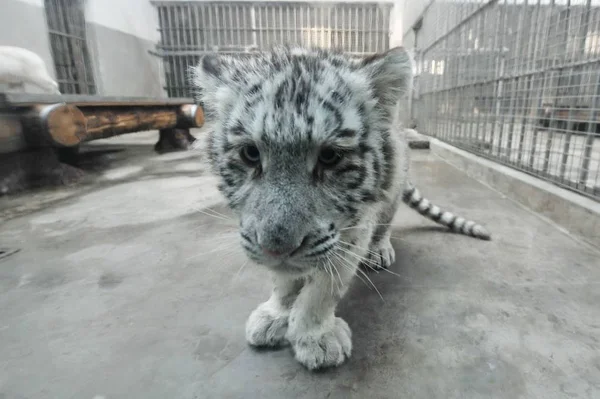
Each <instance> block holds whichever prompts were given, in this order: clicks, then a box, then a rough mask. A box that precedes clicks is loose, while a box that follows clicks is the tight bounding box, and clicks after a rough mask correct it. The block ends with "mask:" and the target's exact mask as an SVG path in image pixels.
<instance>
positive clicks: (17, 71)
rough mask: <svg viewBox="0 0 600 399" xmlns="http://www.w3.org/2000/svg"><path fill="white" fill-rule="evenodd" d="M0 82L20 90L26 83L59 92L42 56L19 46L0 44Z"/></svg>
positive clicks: (51, 91) (49, 91)
mask: <svg viewBox="0 0 600 399" xmlns="http://www.w3.org/2000/svg"><path fill="white" fill-rule="evenodd" d="M0 83H4V84H8V85H9V87H20V88H21V90H23V86H24V85H25V84H27V83H28V84H31V85H33V86H37V87H39V88H40V89H42V90H44V91H45V92H47V93H54V94H61V93H60V91H59V90H58V83H56V81H55V80H54V79H52V78H51V77H50V75H49V74H48V70H47V69H46V64H45V63H44V61H43V60H42V58H41V57H40V56H39V55H37V54H36V53H34V52H33V51H30V50H27V49H24V48H21V47H13V46H0Z"/></svg>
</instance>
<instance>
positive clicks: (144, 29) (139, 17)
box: [28, 0, 160, 42]
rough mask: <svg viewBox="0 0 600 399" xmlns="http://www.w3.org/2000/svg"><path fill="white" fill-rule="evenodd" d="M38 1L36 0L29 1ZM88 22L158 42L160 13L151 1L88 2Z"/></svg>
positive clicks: (115, 0) (104, 0)
mask: <svg viewBox="0 0 600 399" xmlns="http://www.w3.org/2000/svg"><path fill="white" fill-rule="evenodd" d="M28 1H36V0H28ZM85 17H86V21H87V22H89V23H95V24H98V25H102V26H106V27H107V28H111V29H114V30H118V31H121V32H125V33H128V34H130V35H134V36H137V37H139V38H141V39H145V40H150V41H153V42H156V41H158V40H159V38H160V34H159V32H158V13H157V12H156V9H155V7H154V6H152V4H150V0H87V1H86V9H85Z"/></svg>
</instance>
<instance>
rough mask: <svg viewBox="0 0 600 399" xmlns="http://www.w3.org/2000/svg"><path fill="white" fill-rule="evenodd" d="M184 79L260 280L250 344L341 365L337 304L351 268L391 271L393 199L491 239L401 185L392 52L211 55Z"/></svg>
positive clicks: (405, 80) (399, 77)
mask: <svg viewBox="0 0 600 399" xmlns="http://www.w3.org/2000/svg"><path fill="white" fill-rule="evenodd" d="M192 75H193V76H192V77H193V82H194V84H195V86H196V87H197V89H198V100H199V101H201V102H202V103H203V105H204V107H205V109H206V110H207V111H208V112H209V114H211V115H212V117H213V118H214V130H213V131H212V132H211V133H210V136H209V142H208V148H209V158H210V162H211V165H212V168H213V170H214V172H215V173H216V174H217V175H218V176H219V177H220V182H221V183H220V186H219V188H220V190H221V192H222V193H223V194H224V195H225V197H226V198H227V200H228V203H229V206H230V207H231V208H232V210H233V211H234V212H235V213H236V214H237V216H238V217H239V220H240V228H239V229H240V236H241V244H242V246H243V248H244V250H245V252H246V253H247V255H248V257H249V258H250V259H252V260H253V261H255V262H256V263H258V264H261V265H264V266H266V267H267V268H269V269H270V270H271V271H272V276H273V284H274V288H273V291H272V295H271V297H270V298H269V299H268V300H267V301H266V302H264V303H262V304H261V305H260V306H258V308H256V310H254V312H252V314H251V315H250V317H249V319H248V322H247V324H246V337H247V340H248V342H249V343H250V344H251V345H255V346H279V345H283V344H287V343H289V344H291V346H292V348H293V351H294V353H295V357H296V359H297V360H298V361H299V362H300V363H302V364H303V365H305V366H306V367H307V368H309V369H318V368H322V367H329V366H337V365H340V364H341V363H343V362H344V360H345V359H347V358H348V357H349V356H350V354H351V351H352V340H351V335H352V334H351V330H350V327H348V324H347V323H346V322H345V321H344V320H342V319H341V318H339V317H336V315H335V310H336V306H337V304H338V301H339V300H340V298H341V297H342V296H343V295H344V293H345V291H346V289H347V287H348V285H349V283H350V281H351V280H352V278H353V276H354V274H355V273H356V271H357V268H358V267H359V266H360V263H361V260H362V261H363V262H364V263H366V265H367V266H369V267H373V266H377V267H388V266H389V265H390V264H392V263H393V262H394V259H395V254H394V249H393V247H392V245H391V243H390V226H389V224H390V222H391V220H392V218H393V216H394V213H395V212H396V208H397V206H398V203H399V202H400V200H401V199H402V200H403V201H404V202H405V203H407V204H408V205H409V206H411V207H412V208H414V209H416V210H417V211H418V212H420V213H421V214H423V215H424V216H426V217H428V218H430V219H432V220H434V221H436V222H438V223H440V224H443V225H446V226H448V227H450V228H451V229H453V230H455V231H457V232H460V233H463V234H467V235H471V236H474V237H478V238H482V239H489V238H490V235H489V233H488V232H487V231H486V230H485V229H484V228H483V227H482V226H480V225H478V224H476V223H475V222H472V221H467V220H465V219H464V218H462V217H456V216H454V215H453V214H451V213H450V212H444V211H442V210H440V208H438V207H437V206H435V205H432V204H431V203H430V202H429V201H428V200H427V199H425V198H423V197H422V196H421V194H420V193H419V191H418V190H417V189H416V188H415V187H413V186H412V185H411V183H410V181H409V177H408V167H409V158H408V146H407V143H406V140H405V139H404V136H403V132H402V130H401V129H400V127H399V125H398V124H397V123H395V121H394V119H395V118H394V115H395V114H397V112H396V111H397V107H398V104H399V100H400V99H401V98H402V96H403V95H404V94H405V93H406V92H407V89H408V87H409V84H410V82H411V79H412V62H411V59H410V57H409V56H408V54H407V52H406V51H405V50H404V49H402V48H393V49H391V50H389V51H387V52H385V53H382V54H377V55H374V56H371V57H368V58H364V59H355V58H351V57H349V56H346V55H344V54H342V53H338V52H335V51H329V50H321V49H313V50H309V49H302V48H290V47H277V48H275V49H273V50H271V51H268V52H262V53H255V54H252V55H245V56H238V57H234V56H227V55H216V54H215V55H207V56H204V57H203V59H202V60H201V61H200V64H199V65H198V66H197V67H195V68H194V69H193V71H192ZM365 259H367V260H366V261H365ZM332 287H333V288H332Z"/></svg>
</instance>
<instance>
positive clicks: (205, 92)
mask: <svg viewBox="0 0 600 399" xmlns="http://www.w3.org/2000/svg"><path fill="white" fill-rule="evenodd" d="M231 64H232V61H231V59H230V57H228V56H224V55H218V54H207V55H204V56H203V57H202V58H200V61H199V63H198V65H196V66H194V67H191V68H190V77H191V83H192V86H193V87H194V88H195V89H196V90H195V91H196V93H195V97H196V101H198V102H199V103H201V104H202V106H203V108H204V109H205V111H208V113H217V114H218V113H220V112H221V111H222V110H223V109H224V107H225V106H226V105H227V104H229V103H230V102H231V96H232V94H234V90H233V87H231V86H232V84H231V82H229V77H230V75H231V72H230V71H229V70H230V69H231V68H230V67H232V66H233V65H231Z"/></svg>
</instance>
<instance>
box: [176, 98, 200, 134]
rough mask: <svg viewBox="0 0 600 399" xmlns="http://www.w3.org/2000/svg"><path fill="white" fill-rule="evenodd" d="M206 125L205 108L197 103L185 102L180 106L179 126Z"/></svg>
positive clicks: (186, 127)
mask: <svg viewBox="0 0 600 399" xmlns="http://www.w3.org/2000/svg"><path fill="white" fill-rule="evenodd" d="M202 125H204V110H203V109H202V107H201V106H199V105H197V104H183V105H182V106H181V107H180V108H179V118H178V120H177V127H178V128H180V129H189V128H192V127H202Z"/></svg>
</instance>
